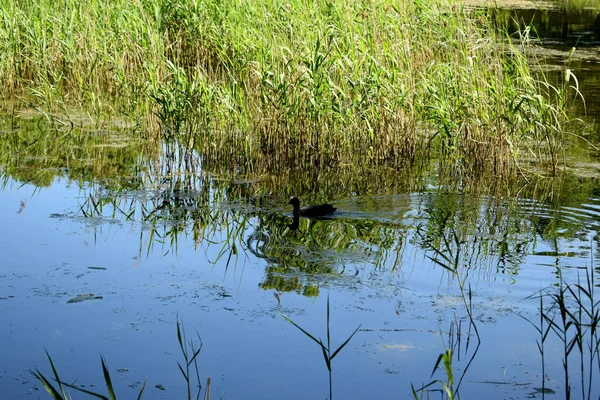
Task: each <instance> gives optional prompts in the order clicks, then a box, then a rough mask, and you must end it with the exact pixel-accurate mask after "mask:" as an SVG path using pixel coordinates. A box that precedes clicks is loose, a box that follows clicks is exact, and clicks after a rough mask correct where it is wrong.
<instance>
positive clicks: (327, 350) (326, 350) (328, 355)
mask: <svg viewBox="0 0 600 400" xmlns="http://www.w3.org/2000/svg"><path fill="white" fill-rule="evenodd" d="M281 316H282V317H283V318H285V320H286V321H288V322H289V323H290V324H292V325H294V326H295V327H296V328H298V329H299V330H300V331H301V332H302V333H303V334H304V335H306V336H307V337H308V338H310V339H312V340H313V341H314V342H315V343H316V344H318V345H319V347H320V348H321V351H322V352H323V359H324V360H325V365H326V366H327V371H328V372H329V399H330V400H332V399H333V381H332V377H331V368H332V367H331V362H332V361H333V359H334V358H335V356H337V355H338V354H339V352H340V351H342V349H343V348H344V347H345V346H346V345H347V344H348V342H350V340H351V339H352V338H353V337H354V335H355V334H356V332H358V330H359V329H360V327H361V326H362V325H359V326H358V327H357V328H356V329H355V330H354V332H352V334H351V335H350V336H348V338H347V339H346V340H345V341H344V343H342V344H341V345H340V346H339V347H338V348H337V349H336V350H334V351H333V354H332V348H331V330H330V327H329V320H330V319H329V295H327V322H326V328H327V344H325V343H323V340H322V339H321V338H319V339H317V338H316V337H314V336H313V335H311V334H310V333H309V332H307V331H306V330H305V329H304V328H302V327H301V326H300V325H298V324H297V323H295V322H294V321H292V320H291V319H290V318H289V317H286V316H285V315H283V314H281Z"/></svg>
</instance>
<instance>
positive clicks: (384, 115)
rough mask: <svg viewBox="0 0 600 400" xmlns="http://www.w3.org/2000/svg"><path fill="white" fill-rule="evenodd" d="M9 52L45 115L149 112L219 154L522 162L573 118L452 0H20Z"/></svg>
mask: <svg viewBox="0 0 600 400" xmlns="http://www.w3.org/2000/svg"><path fill="white" fill-rule="evenodd" d="M499 43H502V45H499ZM0 48H2V50H3V52H4V53H5V54H6V57H3V58H2V60H0V78H1V79H0V81H2V82H4V84H3V85H1V86H0V91H1V92H2V93H3V94H4V95H6V96H11V97H13V98H14V97H18V98H20V99H22V101H23V102H24V104H26V105H29V106H33V107H37V108H39V109H42V110H46V112H48V114H49V115H55V114H56V113H58V112H60V111H61V110H64V109H67V107H68V105H71V104H75V105H79V106H81V107H83V108H85V109H88V110H91V111H90V115H95V116H96V117H98V118H99V116H101V115H103V114H115V113H117V114H118V113H126V114H128V115H131V114H137V115H145V116H146V117H147V126H148V127H153V126H156V125H158V128H156V129H155V130H156V132H157V133H159V134H161V133H163V134H167V135H170V136H175V137H185V138H186V139H187V142H188V143H189V145H190V146H192V147H195V148H197V149H198V150H200V151H201V153H203V154H207V153H210V154H214V155H215V156H216V157H218V158H223V159H226V158H228V157H229V158H231V159H232V160H233V159H239V157H240V156H242V157H246V158H248V159H252V160H263V161H264V162H267V163H271V164H272V165H287V166H290V167H299V166H303V167H306V166H313V167H314V166H322V165H330V164H340V163H341V164H343V163H349V162H356V161H357V160H360V161H361V162H365V161H366V162H368V163H371V164H384V165H390V166H395V167H397V166H402V165H410V164H411V163H413V162H414V160H415V159H417V158H419V157H429V156H430V155H431V154H436V156H437V155H440V154H441V156H443V157H444V158H445V159H447V160H451V161H453V165H454V166H455V167H457V168H460V169H463V170H465V171H466V172H470V171H473V170H477V169H482V168H483V169H491V170H494V172H502V173H511V171H512V172H515V166H516V165H518V163H519V160H520V158H519V156H520V154H521V152H523V151H524V152H525V153H532V154H535V156H536V160H537V162H538V163H542V162H545V161H547V158H548V156H549V158H550V159H551V161H553V160H554V157H553V155H552V154H553V152H555V151H557V149H558V148H559V147H560V145H561V139H560V135H561V133H562V125H561V124H562V122H563V121H564V119H565V117H564V115H563V114H562V113H561V109H560V106H559V105H557V104H556V102H554V101H553V100H552V99H551V98H547V96H546V92H547V91H548V86H547V82H545V81H544V80H542V81H538V80H536V79H534V78H533V77H532V74H531V72H530V69H529V66H528V65H527V62H526V60H525V58H524V57H523V51H522V49H519V48H517V47H516V46H514V45H513V44H512V43H511V42H510V41H504V42H503V41H502V36H499V37H498V36H497V34H496V32H495V30H494V27H493V24H492V23H491V20H490V19H489V17H488V16H486V14H485V12H483V11H481V12H477V11H473V10H466V9H464V8H463V7H462V5H461V3H460V2H458V1H455V0H436V1H433V2H430V1H422V0H417V1H411V2H400V3H398V2H387V1H381V2H364V1H360V0H353V1H350V2H329V3H327V4H321V3H319V2H308V3H307V2H305V1H301V0H292V1H283V0H268V1H264V2H246V1H240V0H226V1H217V0H210V1H195V0H186V1H173V0H145V1H126V0H118V1H115V2H111V3H110V4H109V3H106V2H102V1H97V0H92V1H90V2H87V3H86V4H85V5H82V4H81V3H78V2H75V1H74V0H60V1H48V0H44V1H40V2H33V1H15V0H9V1H8V2H7V3H6V5H5V7H3V9H2V10H1V11H0ZM508 52H510V53H511V54H513V56H509V57H505V55H506V53H508ZM558 90H559V91H560V89H558ZM152 121H155V122H157V124H155V123H153V122H152ZM539 148H542V149H544V150H542V151H537V150H536V149H539Z"/></svg>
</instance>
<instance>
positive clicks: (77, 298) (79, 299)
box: [67, 293, 102, 304]
mask: <svg viewBox="0 0 600 400" xmlns="http://www.w3.org/2000/svg"><path fill="white" fill-rule="evenodd" d="M86 300H102V296H94V294H93V293H89V294H78V295H77V296H75V297H73V298H72V299H71V300H69V301H67V304H70V303H80V302H82V301H86Z"/></svg>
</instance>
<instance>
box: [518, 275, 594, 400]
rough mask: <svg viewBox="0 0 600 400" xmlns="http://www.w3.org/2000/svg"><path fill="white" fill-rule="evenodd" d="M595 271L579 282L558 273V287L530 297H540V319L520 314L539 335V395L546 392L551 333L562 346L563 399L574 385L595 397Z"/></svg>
mask: <svg viewBox="0 0 600 400" xmlns="http://www.w3.org/2000/svg"><path fill="white" fill-rule="evenodd" d="M594 275H595V271H594V270H593V268H592V270H591V271H589V270H587V269H586V271H585V280H584V281H583V282H582V281H581V279H580V276H579V275H578V279H577V283H572V284H569V283H565V281H564V279H563V275H562V274H560V283H559V285H558V286H557V287H553V288H548V289H546V290H542V291H540V292H539V293H536V294H535V295H532V296H530V298H537V299H539V304H540V305H539V311H540V319H539V321H538V322H537V323H536V322H534V321H531V320H529V319H527V318H525V317H523V316H521V317H522V318H524V319H525V320H526V321H528V322H529V323H531V324H532V325H533V326H534V328H535V329H536V331H537V332H538V334H539V339H536V343H537V347H538V350H539V352H540V356H541V363H542V365H541V368H542V375H541V376H542V390H541V393H542V398H544V394H545V393H546V390H545V388H546V382H545V381H546V364H547V356H546V352H547V349H546V342H547V341H548V340H549V339H550V337H551V336H552V335H554V337H555V338H557V339H558V341H559V343H560V344H561V345H562V348H561V351H560V353H562V367H563V379H564V398H565V399H571V398H573V397H574V395H572V387H573V385H577V386H578V387H579V388H580V390H581V398H582V399H585V400H589V399H594V398H596V397H597V393H596V394H594V392H593V390H592V388H593V385H594V383H597V382H596V380H597V377H598V373H599V372H600V336H599V335H598V330H599V327H600V300H598V298H597V296H596V293H595V292H596V290H597V285H596V282H595V278H594Z"/></svg>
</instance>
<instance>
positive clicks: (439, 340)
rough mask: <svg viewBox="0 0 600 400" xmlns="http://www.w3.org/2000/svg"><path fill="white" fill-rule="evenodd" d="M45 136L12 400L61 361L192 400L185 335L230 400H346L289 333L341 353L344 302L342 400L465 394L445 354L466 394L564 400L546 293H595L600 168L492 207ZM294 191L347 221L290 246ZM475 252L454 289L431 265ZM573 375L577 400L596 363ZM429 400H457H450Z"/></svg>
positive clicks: (9, 391) (19, 225)
mask: <svg viewBox="0 0 600 400" xmlns="http://www.w3.org/2000/svg"><path fill="white" fill-rule="evenodd" d="M593 40H595V39H590V41H593ZM559 44H560V45H562V44H561V43H559ZM566 45H568V43H567V44H566ZM594 46H597V45H593V43H591V44H590V45H589V46H588V50H589V51H590V52H593V51H597V47H594ZM581 63H583V64H582V65H584V66H585V68H581V69H582V70H585V69H588V68H590V69H591V70H592V72H590V74H589V76H588V75H585V74H583V75H579V76H580V82H581V84H582V87H584V88H585V89H584V94H586V95H587V93H596V92H595V91H597V90H598V86H597V83H595V82H594V79H592V78H589V77H595V76H598V75H597V73H598V70H597V64H598V63H597V62H596V61H594V60H593V59H592V60H590V61H581ZM594 65H596V66H595V67H594ZM594 68H595V69H594ZM576 72H577V71H576ZM588 78H589V79H588ZM587 104H588V106H589V105H593V104H597V103H594V96H593V95H592V96H591V98H590V100H589V101H588V102H587ZM590 110H591V111H590ZM597 115H598V111H597V110H596V109H595V108H594V107H591V108H588V116H589V117H590V118H592V119H593V118H595V116H597ZM592 122H593V121H592ZM40 125H42V126H43V124H42V123H39V124H38V121H37V120H36V119H35V118H34V119H33V120H32V121H31V122H28V121H27V120H24V121H22V122H21V129H22V132H23V133H22V136H24V137H26V138H28V139H31V140H29V141H28V143H29V145H28V146H26V147H25V149H26V150H23V149H21V151H20V152H15V153H14V154H13V153H10V155H8V156H6V157H4V158H3V161H2V163H3V165H2V167H1V169H0V170H1V171H2V175H1V176H2V184H3V185H2V190H0V221H2V222H1V225H0V226H1V227H2V229H1V230H0V254H2V255H3V261H2V263H1V264H0V320H1V321H2V324H1V325H0V326H1V327H0V360H2V361H0V387H1V388H2V398H7V399H18V398H28V399H38V398H39V399H45V398H49V397H48V395H47V394H46V393H45V391H44V389H43V388H42V387H41V385H40V384H39V383H38V381H37V380H36V379H35V378H34V377H33V376H32V375H31V373H30V370H32V369H39V370H40V371H41V372H42V373H43V374H44V375H46V376H47V377H50V376H51V375H52V372H51V368H50V366H49V363H48V360H47V358H46V355H45V353H44V350H47V351H48V353H49V354H50V356H51V357H52V359H53V361H54V363H55V366H56V367H57V370H58V372H59V373H60V376H61V378H62V379H63V380H64V381H66V382H72V381H74V380H76V381H77V384H78V385H85V387H86V389H89V390H93V391H98V392H103V393H106V390H105V388H104V384H103V382H104V379H103V376H102V368H101V361H100V357H101V356H103V357H104V358H105V359H106V361H107V364H108V368H109V370H110V372H111V376H112V379H113V382H114V384H115V387H116V391H117V396H118V398H133V397H134V396H136V395H137V393H138V392H139V390H140V389H141V387H142V385H143V383H144V381H145V382H146V389H145V392H144V398H146V399H183V398H186V387H185V380H184V379H183V377H182V375H181V372H180V371H179V368H178V366H177V363H178V362H179V363H183V358H182V355H181V350H180V348H179V343H178V341H177V336H176V328H177V322H178V321H180V322H181V326H182V327H183V328H185V332H186V335H187V339H188V340H192V341H194V343H196V344H199V340H200V339H199V338H201V342H202V349H201V352H200V354H199V356H198V366H199V374H200V380H201V383H202V385H203V390H205V389H206V386H207V385H206V382H207V378H209V377H210V382H211V383H210V393H211V398H224V399H244V398H247V399H257V398H260V399H282V398H285V399H323V398H327V397H328V396H329V380H328V373H327V368H326V366H325V362H324V360H323V354H322V351H321V349H320V347H319V346H318V345H317V344H316V343H315V342H314V341H313V340H311V339H310V338H309V337H307V336H306V335H305V334H304V333H302V332H301V331H300V330H299V329H297V328H296V327H294V326H293V325H292V324H290V323H289V322H287V321H286V320H285V318H284V317H283V315H285V316H287V317H289V318H290V319H292V320H293V321H294V322H295V323H297V324H298V325H299V326H301V327H302V328H303V329H305V330H306V331H307V332H309V333H311V334H312V335H314V336H315V337H316V338H322V339H323V340H324V341H326V337H327V329H326V321H327V302H328V299H329V302H330V318H331V320H330V329H331V341H332V350H335V349H336V348H337V347H338V346H340V345H341V344H342V343H343V342H344V341H345V340H346V339H347V338H348V337H349V335H351V334H352V332H354V330H355V329H356V328H357V327H359V326H360V328H359V330H358V332H357V333H356V335H355V336H354V337H353V338H352V339H351V341H350V342H348V344H347V345H346V346H345V347H344V348H343V349H342V350H341V351H340V353H338V354H337V355H336V357H335V358H334V360H333V361H332V376H333V394H334V396H335V397H336V398H343V399H347V398H353V399H354V398H356V399H358V398H363V399H372V398H377V399H387V398H390V399H392V398H393V399H398V398H400V399H403V398H409V397H410V396H411V385H414V387H415V388H419V387H420V386H422V385H424V384H427V383H429V382H431V381H432V380H433V379H440V380H444V381H446V379H447V377H446V375H445V373H444V370H443V367H442V365H441V364H440V368H439V369H438V370H437V371H436V372H435V374H434V376H433V377H431V375H432V370H433V367H434V365H435V364H436V361H437V360H438V357H439V355H440V354H442V353H443V352H444V351H445V349H446V348H452V349H453V351H454V359H453V364H452V368H453V372H454V376H455V387H456V385H457V384H458V381H459V380H461V379H462V380H461V382H460V393H461V398H464V399H473V398H482V396H485V397H486V398H489V399H506V398H541V397H542V396H541V394H540V393H541V391H542V380H543V379H545V390H547V391H553V392H554V393H556V395H557V396H558V397H561V398H562V397H564V390H565V381H564V373H563V369H562V357H563V352H562V347H561V346H562V342H561V341H560V340H559V339H558V337H557V336H556V335H554V334H550V335H549V336H548V338H547V341H546V342H545V350H544V357H545V358H544V360H545V364H546V369H545V371H544V372H545V374H546V377H544V376H543V375H542V368H541V365H542V364H541V363H542V359H541V356H540V352H539V351H538V347H537V344H536V340H540V336H539V333H538V332H537V331H536V326H539V325H537V324H538V323H539V309H538V307H539V299H538V298H537V297H536V294H537V293H539V291H540V290H543V289H548V290H549V293H555V292H554V291H553V290H556V289H557V288H558V287H559V285H560V276H561V275H562V279H564V281H565V282H567V283H575V282H577V281H578V279H585V277H586V271H588V272H589V273H595V274H596V279H598V276H597V275H598V268H597V264H598V255H599V252H598V238H597V236H596V233H597V231H598V229H599V227H600V196H599V195H598V192H599V189H598V187H599V185H598V180H597V179H598V178H597V170H598V166H597V163H596V162H595V160H594V156H593V154H592V155H591V156H590V155H587V156H586V157H588V158H581V157H579V156H578V157H577V160H578V162H579V165H574V166H573V165H570V167H569V170H568V171H567V173H566V174H565V177H564V178H563V179H561V180H560V181H551V180H549V179H542V180H539V181H531V182H529V183H524V182H520V183H516V184H515V185H514V186H511V188H510V190H506V192H504V193H502V194H500V195H496V194H494V193H491V191H489V192H490V193H486V190H485V188H482V189H481V190H480V191H479V192H480V193H483V194H477V193H475V194H474V193H472V192H467V191H465V192H462V191H461V190H460V189H456V188H454V189H452V190H451V186H450V185H447V184H445V183H440V182H438V181H437V180H436V177H435V175H433V176H432V175H426V176H424V177H421V176H419V177H411V180H410V182H409V180H408V179H406V176H408V175H403V174H402V173H398V172H395V171H394V172H393V173H389V174H387V175H384V174H383V173H381V172H379V171H361V174H356V173H354V172H352V170H349V171H322V172H319V173H314V174H312V175H311V176H310V177H308V176H296V175H293V174H291V175H289V176H284V177H273V176H268V175H265V174H261V175H257V176H252V175H247V174H235V173H231V172H223V171H217V169H216V168H214V169H212V170H209V169H208V168H205V169H203V168H202V166H203V159H202V157H201V156H199V155H197V154H194V155H192V156H191V159H190V158H188V156H189V155H188V156H186V157H184V156H183V155H182V153H180V152H179V149H178V148H177V146H171V145H169V146H167V145H165V146H163V147H159V148H153V147H152V146H151V145H148V144H145V143H144V142H143V141H141V140H137V141H132V140H131V139H129V136H130V135H128V133H127V132H124V134H123V132H119V131H115V132H104V133H102V135H90V134H89V132H86V130H85V129H83V130H82V131H81V132H79V131H77V132H71V133H69V134H68V135H58V137H57V136H56V135H52V133H53V132H54V131H52V129H51V128H45V129H47V131H42V132H39V131H38V130H39V129H40V128H39V126H40ZM591 126H592V128H589V129H592V132H594V130H595V129H597V128H596V126H597V125H591ZM49 133H50V134H49ZM4 134H5V135H8V133H6V132H5V133H4ZM37 135H39V137H38V136H37ZM589 137H590V138H594V137H597V136H594V134H590V135H589ZM4 142H7V141H4ZM7 148H10V146H8V145H7V147H5V148H4V149H5V150H4V151H8V150H6V149H7ZM12 150H13V151H14V149H12ZM6 154H8V153H5V155H6ZM192 167H193V168H195V169H193V168H192ZM233 169H235V168H229V169H227V168H224V169H223V170H224V171H228V170H233ZM313 175H316V176H313ZM377 177H380V178H379V179H377ZM482 186H485V185H484V184H483V183H482ZM306 187H311V188H312V189H313V191H307V190H304V189H299V188H306ZM479 192H478V193H479ZM291 194H293V195H297V196H300V197H301V198H302V200H304V201H305V202H307V203H318V202H321V201H326V200H328V201H333V203H334V205H335V206H336V207H338V211H337V212H336V214H335V215H334V216H333V218H332V219H329V220H318V221H311V220H305V219H303V220H301V223H300V227H299V229H298V230H296V231H292V230H290V229H289V227H288V224H289V223H290V222H291V207H289V206H287V205H286V203H287V200H288V198H289V195H291ZM454 233H455V234H456V238H457V239H458V241H459V242H458V243H456V242H454V235H453V234H454ZM436 251H437V253H436ZM457 254H458V257H457V260H459V262H458V269H457V274H452V273H450V272H449V271H448V270H447V269H445V268H444V267H443V266H442V265H440V264H438V263H436V262H435V261H434V260H437V261H439V263H441V264H444V265H446V266H448V265H449V264H448V261H447V260H445V259H444V258H443V256H447V257H448V258H449V259H450V260H452V259H453V258H454V256H456V255H457ZM442 255H443V256H442ZM460 282H464V284H463V289H464V296H465V297H463V296H462V295H461V285H460ZM469 291H470V294H469ZM465 301H466V302H467V304H466V305H465ZM544 301H545V302H546V303H545V305H546V307H548V306H549V305H550V302H551V299H550V298H549V297H545V298H544ZM467 310H470V311H471V313H472V317H473V322H474V325H471V324H469V318H468V316H469V314H468V312H467ZM546 312H548V314H549V315H552V311H551V310H547V309H546ZM527 320H529V321H530V322H528V321H527ZM475 330H477V332H478V334H479V337H480V339H481V341H480V343H479V342H478V341H477V335H476V333H475ZM478 343H479V345H478ZM573 354H575V353H573ZM570 362H571V374H572V377H571V379H572V382H571V384H572V390H573V394H572V395H573V396H574V397H576V398H578V397H580V396H581V383H580V381H579V376H578V375H577V371H578V368H579V359H578V355H574V356H572V357H571V358H570ZM597 373H598V371H597V369H595V370H594V374H595V375H594V376H597ZM429 389H431V390H437V392H436V391H434V392H430V393H429V394H430V395H431V397H432V398H438V397H440V396H441V394H440V392H439V390H440V389H441V384H440V383H436V384H434V385H432V386H431V387H429ZM72 393H73V391H72ZM592 393H593V395H592V398H595V397H594V396H596V397H597V396H598V394H599V393H600V386H599V383H598V381H597V379H596V380H595V381H594V383H593V386H592ZM203 394H204V392H203ZM73 395H74V397H75V398H80V396H79V394H78V393H73Z"/></svg>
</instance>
